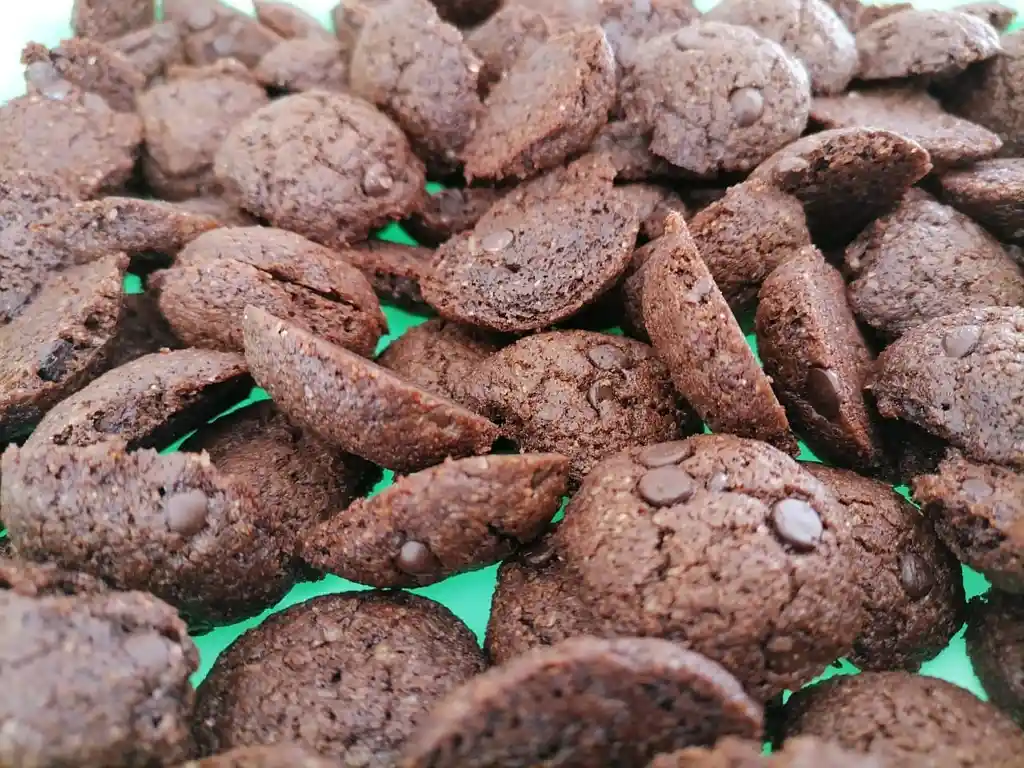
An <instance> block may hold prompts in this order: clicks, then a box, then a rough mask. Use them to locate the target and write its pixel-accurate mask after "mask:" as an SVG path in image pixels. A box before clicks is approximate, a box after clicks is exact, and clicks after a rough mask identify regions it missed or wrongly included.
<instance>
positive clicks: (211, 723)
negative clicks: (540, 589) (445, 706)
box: [194, 592, 485, 768]
mask: <svg viewBox="0 0 1024 768" xmlns="http://www.w3.org/2000/svg"><path fill="white" fill-rule="evenodd" d="M484 665H485V663H484V659H483V654H482V653H481V651H480V649H479V648H478V647H477V644H476V639H475V638H474V637H473V634H472V633H471V632H470V631H469V629H468V628H467V627H466V626H465V625H464V624H463V623H462V622H461V621H459V620H458V619H457V618H456V617H455V616H454V615H453V614H452V613H451V612H450V611H449V610H448V609H447V608H445V607H443V606H442V605H440V604H438V603H434V602H431V601H430V600H427V599H425V598H422V597H416V596H415V595H410V594H407V593H403V592H349V593H347V594H340V595H330V596H324V597H317V598H314V599H312V600H309V601H307V602H305V603H300V604H298V605H294V606H292V607H291V608H288V609H287V610H284V611H282V612H280V613H277V614H274V615H273V616H271V617H270V618H269V619H267V620H266V621H264V622H263V623H262V624H260V625H259V626H258V627H256V628H254V629H251V630H249V631H248V632H246V633H245V634H244V635H242V636H241V637H240V638H239V639H238V640H236V641H235V643H234V644H233V645H232V646H231V647H230V648H228V650H227V651H225V652H224V653H223V654H221V656H220V657H219V658H218V659H217V661H216V663H215V664H214V666H213V669H212V670H211V672H210V675H209V677H207V678H206V680H205V681H204V682H203V684H202V685H201V686H200V688H199V696H198V701H197V705H196V715H195V719H194V722H195V733H196V738H197V741H198V742H199V748H200V751H201V753H202V754H215V753H217V752H220V751H223V750H227V749H231V748H233V747H241V746H257V745H264V744H275V743H277V742H279V741H281V740H289V741H294V742H295V743H296V744H297V745H300V746H303V747H306V748H309V749H312V750H314V751H316V752H319V753H320V754H322V755H324V756H325V757H328V758H331V759H334V760H341V761H342V763H343V764H344V762H346V761H348V762H354V763H356V764H359V765H363V766H367V768H386V767H387V766H393V765H395V764H396V762H395V761H396V758H397V751H398V750H399V749H400V748H401V746H402V744H403V743H404V742H405V740H406V738H407V736H408V735H409V734H410V733H411V732H412V731H413V730H414V729H415V727H416V725H417V724H418V723H419V722H420V721H421V720H423V718H424V716H425V715H426V713H427V710H428V709H430V708H431V707H432V705H433V704H434V702H435V701H437V700H438V699H440V698H441V697H442V696H444V695H445V694H446V693H448V691H450V690H451V689H453V688H455V687H457V686H459V685H460V684H461V683H463V682H464V681H466V680H468V679H469V678H471V677H473V676H474V675H477V674H479V673H480V672H481V671H482V670H483V668H484Z"/></svg>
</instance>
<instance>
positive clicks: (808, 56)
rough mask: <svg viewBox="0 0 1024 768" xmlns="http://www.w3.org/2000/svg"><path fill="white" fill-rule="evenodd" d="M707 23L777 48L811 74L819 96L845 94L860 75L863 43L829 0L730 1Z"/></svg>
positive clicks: (715, 10)
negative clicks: (745, 32) (742, 30)
mask: <svg viewBox="0 0 1024 768" xmlns="http://www.w3.org/2000/svg"><path fill="white" fill-rule="evenodd" d="M704 18H705V19H706V20H708V21H718V22H722V23H724V24H735V25H737V26H741V27H750V28H751V29H753V30H755V31H756V32H757V33H758V34H760V35H762V36H763V37H766V38H768V39H769V40H774V41H775V42H777V43H778V44H779V45H781V46H782V47H783V48H784V49H785V50H786V51H788V52H789V53H790V54H792V55H793V56H795V57H796V58H797V59H799V60H800V62H801V63H802V64H803V65H804V66H805V67H806V68H807V73H808V75H810V78H811V89H812V90H813V91H814V93H842V92H843V91H844V90H846V86H847V85H849V83H850V80H852V79H853V76H854V75H855V74H856V73H857V66H858V62H857V43H856V41H855V40H854V38H853V35H852V34H850V30H849V29H847V28H846V25H845V24H844V23H843V20H842V19H840V18H839V15H838V14H837V13H836V12H835V11H834V10H833V9H832V8H831V6H829V4H828V3H827V2H825V0H770V1H769V2H765V0H725V1H724V2H721V3H719V4H718V5H716V6H715V7H714V8H712V9H711V10H709V11H708V13H707V14H706V15H705V17H704Z"/></svg>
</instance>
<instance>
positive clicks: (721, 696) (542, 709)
mask: <svg viewBox="0 0 1024 768" xmlns="http://www.w3.org/2000/svg"><path fill="white" fill-rule="evenodd" d="M761 727H762V713H761V708H760V707H759V706H758V705H757V704H755V703H754V702H753V701H751V700H750V699H749V698H748V697H747V695H746V694H745V693H744V692H743V689H742V688H741V687H740V684H739V683H738V682H737V681H736V680H735V679H734V678H733V677H732V676H731V675H730V674H729V673H728V672H726V671H725V670H724V669H722V668H721V667H720V666H718V664H715V663H714V662H713V661H710V660H709V659H706V658H704V657H703V656H701V655H699V654H697V653H693V652H691V651H688V650H685V649H683V648H682V647H680V646H678V645H676V644H675V643H670V642H667V641H665V640H658V639H655V638H623V639H619V640H600V639H598V638H593V637H584V638H574V639H570V640H565V641H563V642H561V643H559V644H558V645H555V646H553V647H551V648H543V649H538V650H535V651H533V652H531V653H527V654H525V655H523V656H519V657H518V658H515V659H513V660H512V661H510V662H508V663H507V664H505V665H503V666H501V667H495V668H494V669H491V670H489V671H487V672H484V673H483V674H482V675H479V676H478V677H476V678H474V679H473V680H471V681H470V682H468V683H466V684H464V685H463V686H462V687H461V688H458V689H456V690H455V691H453V692H452V693H450V694H449V695H448V696H447V697H446V698H445V699H443V700H442V701H441V702H440V703H439V704H438V705H437V707H436V708H435V709H434V711H433V712H432V713H431V715H430V717H429V718H428V719H427V720H426V721H425V722H424V723H423V724H422V725H420V727H419V728H418V729H417V731H416V732H415V733H414V734H413V735H412V737H411V738H410V739H409V743H408V745H407V746H406V748H405V750H404V751H403V760H402V765H403V766H407V768H426V767H427V766H432V767H433V768H449V767H452V768H454V766H480V767H482V766H497V765H501V766H508V768H513V767H515V766H532V765H539V764H543V763H544V762H545V761H551V760H557V761H558V763H559V764H560V765H564V766H566V768H581V767H582V766H593V765H622V766H642V765H644V764H645V763H646V761H647V760H649V759H650V758H652V757H653V756H654V755H656V754H657V753H659V752H664V751H671V750H673V749H678V748H681V747H684V746H689V745H698V746H703V745H709V744H713V743H714V742H715V740H716V739H718V738H719V737H721V736H727V735H737V736H744V737H747V738H757V737H758V736H759V735H760V733H761Z"/></svg>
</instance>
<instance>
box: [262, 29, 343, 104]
mask: <svg viewBox="0 0 1024 768" xmlns="http://www.w3.org/2000/svg"><path fill="white" fill-rule="evenodd" d="M253 74H254V75H255V76H256V79H257V80H259V81H260V83H262V84H263V85H264V86H265V87H267V88H268V89H271V90H272V91H274V92H277V93H298V92H300V91H312V90H317V89H319V90H324V91H334V92H336V93H344V92H346V91H347V90H348V60H347V59H345V58H343V56H342V50H341V44H340V43H339V42H338V41H337V40H335V39H334V38H333V37H320V36H314V37H296V38H292V39H290V40H283V41H281V42H280V43H278V44H277V45H276V46H274V47H273V48H271V49H270V50H269V51H267V53H266V55H265V56H264V57H263V58H262V59H260V63H259V64H257V65H256V67H255V68H254V69H253Z"/></svg>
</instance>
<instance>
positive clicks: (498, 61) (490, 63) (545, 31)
mask: <svg viewBox="0 0 1024 768" xmlns="http://www.w3.org/2000/svg"><path fill="white" fill-rule="evenodd" d="M548 13H549V11H544V10H540V9H536V8H531V7H530V6H528V5H524V4H522V3H505V4H504V5H502V7H501V8H499V9H498V10H497V11H496V12H495V13H494V15H492V16H491V17H490V18H488V19H487V21H485V22H484V23H483V24H481V25H480V26H479V27H477V28H476V29H472V30H469V31H467V32H466V45H468V46H469V47H470V49H472V51H473V53H475V54H476V56H477V58H478V59H479V61H480V87H481V89H483V90H485V91H489V90H490V89H491V88H493V87H494V85H495V84H496V83H497V82H498V81H500V80H501V79H502V78H503V77H504V76H505V75H506V73H508V71H509V70H510V69H512V65H513V64H515V63H516V62H517V61H518V60H519V59H521V58H526V57H528V56H530V55H532V54H533V53H534V51H536V50H537V49H538V48H539V47H540V46H541V45H543V44H544V43H545V42H546V41H547V40H548V38H550V37H554V36H555V35H557V34H558V33H560V32H565V31H567V28H568V25H567V24H566V23H565V20H564V19H562V18H561V17H560V16H558V15H554V16H550V15H548Z"/></svg>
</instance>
